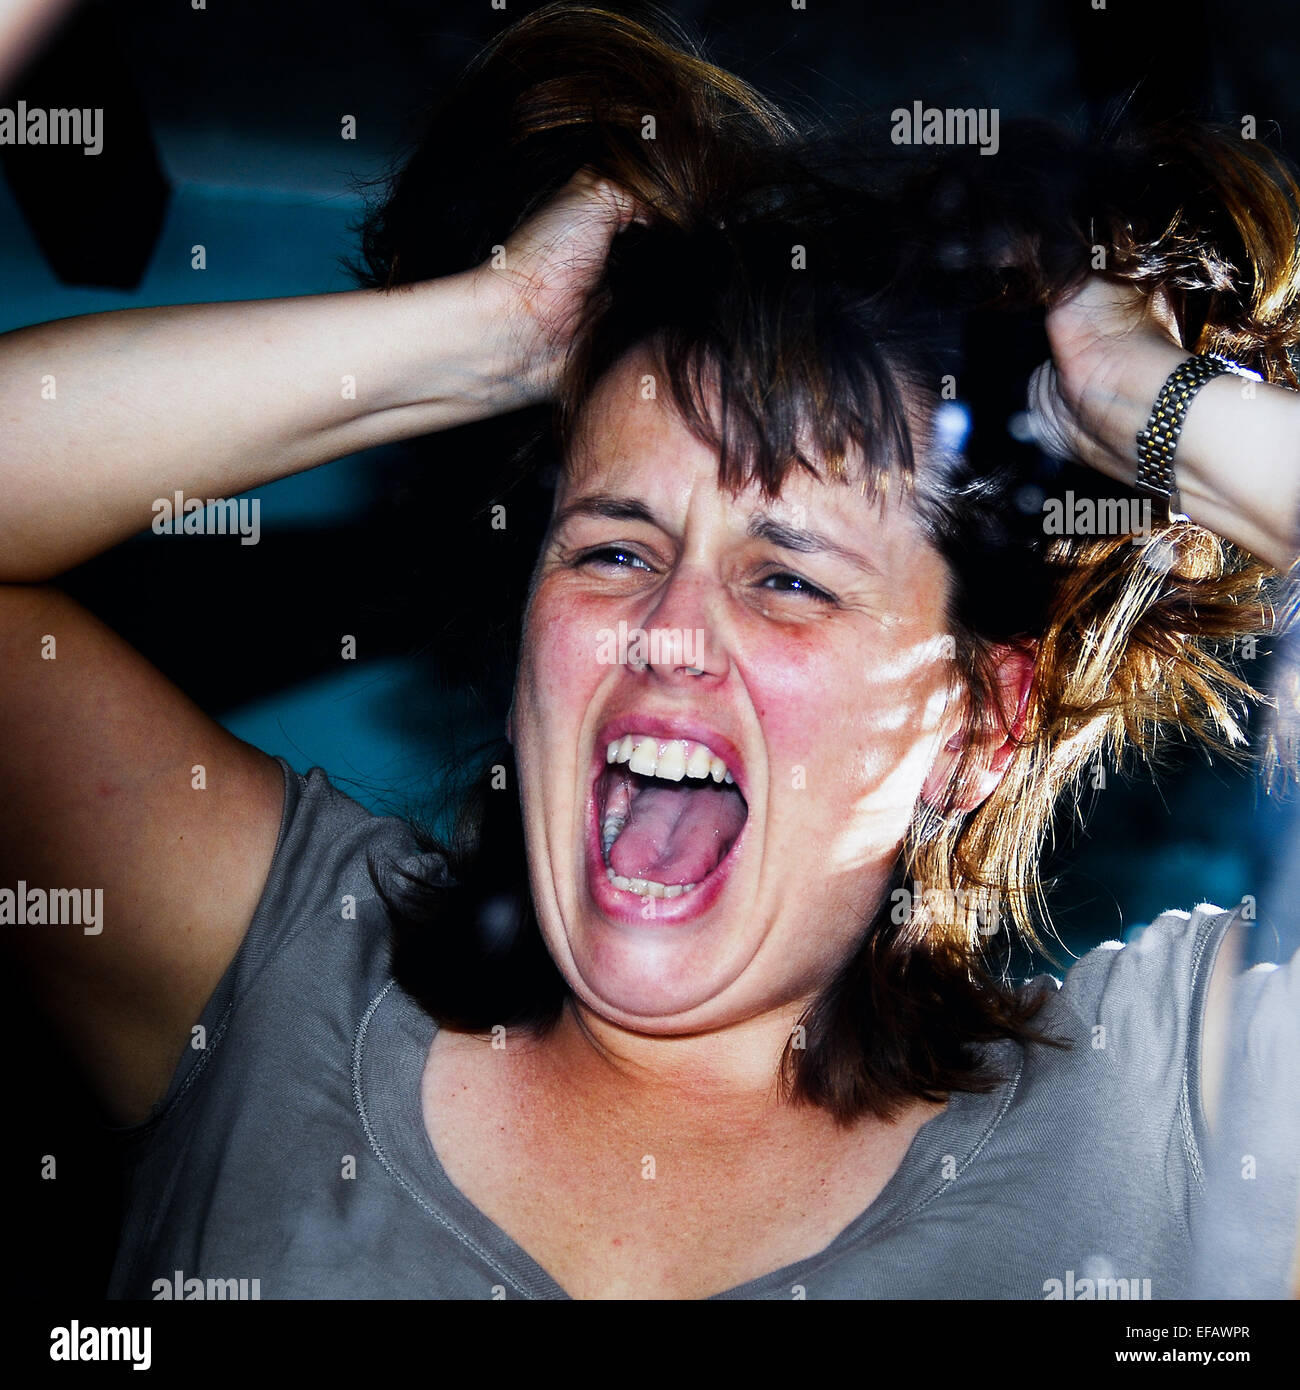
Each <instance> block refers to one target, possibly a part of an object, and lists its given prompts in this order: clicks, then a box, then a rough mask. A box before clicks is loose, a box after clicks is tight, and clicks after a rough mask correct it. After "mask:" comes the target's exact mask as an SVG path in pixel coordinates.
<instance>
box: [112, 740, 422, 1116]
mask: <svg viewBox="0 0 1300 1390" xmlns="http://www.w3.org/2000/svg"><path fill="white" fill-rule="evenodd" d="M276 761H277V762H279V764H280V767H281V770H282V772H283V774H284V809H283V812H282V814H281V818H280V829H279V834H278V836H277V839H276V846H275V853H274V855H273V857H272V861H271V867H270V871H269V872H268V874H267V879H266V885H265V887H264V888H263V890H262V896H261V898H260V900H259V902H258V905H257V908H256V909H255V910H254V913H253V916H252V918H251V920H250V922H249V926H248V930H247V932H246V933H245V935H244V939H243V941H242V942H241V943H240V946H239V949H238V951H237V952H236V953H235V956H234V958H233V959H232V961H231V962H230V965H229V966H228V967H227V968H226V971H225V973H224V974H223V976H222V978H221V980H220V981H219V983H218V984H217V987H216V988H215V990H214V991H213V993H212V995H211V997H210V998H209V999H208V1002H207V1004H206V1005H205V1007H204V1009H203V1011H202V1013H201V1014H200V1016H199V1018H198V1019H197V1020H196V1026H195V1028H194V1029H193V1030H192V1033H191V1038H190V1041H189V1043H188V1045H187V1046H186V1047H185V1048H184V1050H183V1051H182V1053H181V1056H180V1058H179V1060H178V1062H177V1065H176V1068H175V1070H174V1071H173V1073H172V1076H171V1080H170V1083H169V1084H168V1087H167V1090H166V1092H165V1093H164V1095H163V1096H162V1098H161V1099H160V1100H159V1101H158V1102H157V1104H156V1105H155V1106H154V1107H153V1109H152V1110H151V1111H150V1113H149V1115H148V1116H147V1117H146V1118H145V1119H143V1120H141V1121H139V1122H138V1123H136V1124H132V1125H125V1126H115V1127H112V1132H113V1133H114V1134H116V1135H118V1136H120V1137H121V1138H122V1139H124V1140H128V1141H135V1140H138V1139H143V1138H145V1137H147V1136H148V1135H149V1134H150V1133H151V1132H153V1131H154V1130H156V1129H157V1127H158V1126H159V1125H161V1124H163V1123H164V1122H165V1121H166V1119H167V1118H168V1117H169V1116H170V1115H171V1114H173V1113H174V1112H175V1110H176V1109H177V1106H178V1104H179V1102H180V1100H181V1098H182V1097H183V1096H184V1095H185V1094H186V1093H187V1092H188V1091H189V1090H190V1088H191V1087H193V1086H195V1085H197V1084H199V1083H200V1081H201V1080H202V1078H203V1076H204V1074H205V1072H206V1071H207V1070H208V1069H209V1067H210V1065H211V1063H212V1060H213V1058H214V1057H215V1056H216V1055H217V1054H218V1052H219V1049H220V1047H221V1043H222V1039H223V1037H224V1036H225V1035H226V1032H227V1030H228V1029H229V1028H230V1027H231V1026H232V1025H233V1023H234V1022H235V1020H236V1019H237V1018H238V1016H239V1014H240V1010H241V1008H242V1007H243V1005H244V1003H245V1001H246V1000H247V998H248V996H249V993H250V991H252V990H253V988H254V987H255V985H256V984H257V982H258V980H259V979H260V978H261V977H262V976H263V975H264V973H265V972H266V971H267V970H268V969H269V968H270V967H271V966H272V965H273V964H274V963H275V962H276V961H277V960H279V959H280V958H281V957H282V956H283V955H284V954H285V952H286V951H287V950H288V948H289V947H290V945H291V943H293V942H294V941H295V939H296V938H298V937H299V936H300V935H301V933H303V932H306V931H312V930H316V931H320V932H321V933H322V936H323V934H324V933H325V932H326V931H332V930H333V928H335V927H336V926H337V924H338V922H339V918H340V915H341V913H343V912H344V911H346V910H347V905H346V904H345V903H344V899H345V898H349V897H350V898H351V899H352V909H353V910H354V911H355V912H356V914H357V916H358V917H361V918H363V919H367V918H368V919H369V920H371V921H372V922H375V923H380V922H385V921H386V917H384V915H383V914H382V913H381V912H375V911H373V910H370V911H367V909H373V908H374V907H375V906H376V904H377V899H378V894H377V891H376V889H375V886H374V883H373V881H372V879H371V876H370V865H371V864H372V863H376V862H383V861H386V860H396V859H401V860H405V861H408V862H409V860H410V859H411V858H412V856H414V855H415V854H416V851H417V847H416V844H415V841H414V837H413V835H412V834H411V831H410V829H409V827H407V826H406V824H405V823H404V822H403V821H401V820H399V819H397V818H395V817H391V816H385V817H379V816H375V815H374V814H372V813H371V812H370V811H367V810H366V809H365V808H364V807H363V806H361V805H359V804H358V803H357V802H356V801H354V800H353V799H352V798H351V797H349V796H347V795H346V794H345V793H343V792H341V791H340V790H339V789H338V788H337V787H335V786H334V785H333V784H332V783H331V782H330V780H329V778H328V776H327V775H326V774H325V772H324V771H323V770H322V769H320V768H318V767H317V768H312V769H311V771H310V772H308V773H306V774H302V773H299V772H296V771H295V770H294V769H293V768H292V767H291V766H290V765H289V764H288V763H287V762H286V761H285V760H284V759H283V758H277V759H276ZM334 935H337V933H334ZM324 964H325V961H324V959H322V966H324ZM295 1002H302V1001H295Z"/></svg>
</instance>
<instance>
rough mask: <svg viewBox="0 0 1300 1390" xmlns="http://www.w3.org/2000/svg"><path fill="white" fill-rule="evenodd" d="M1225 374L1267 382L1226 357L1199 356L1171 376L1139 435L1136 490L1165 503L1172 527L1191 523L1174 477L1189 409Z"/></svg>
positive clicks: (1213, 354) (1210, 353) (1177, 367)
mask: <svg viewBox="0 0 1300 1390" xmlns="http://www.w3.org/2000/svg"><path fill="white" fill-rule="evenodd" d="M1225 372H1232V373H1234V374H1235V375H1237V376H1245V377H1251V378H1253V379H1254V380H1255V381H1261V380H1262V379H1263V378H1262V377H1261V376H1260V375H1259V373H1258V372H1252V371H1250V370H1249V369H1248V368H1246V367H1243V366H1242V365H1241V364H1240V363H1239V362H1234V361H1233V360H1232V359H1231V358H1230V357H1224V356H1223V354H1222V353H1218V352H1201V353H1197V354H1196V356H1194V357H1189V358H1187V359H1186V360H1185V361H1182V362H1180V363H1179V364H1178V366H1176V367H1175V368H1174V369H1173V371H1172V372H1170V373H1169V375H1168V377H1167V378H1166V379H1165V384H1164V385H1163V386H1162V387H1161V388H1160V394H1159V395H1158V396H1157V397H1156V403H1155V405H1154V406H1152V408H1151V416H1150V418H1149V419H1148V420H1147V423H1146V428H1145V429H1141V430H1139V431H1138V433H1137V456H1138V470H1137V480H1136V482H1135V483H1134V487H1136V489H1137V490H1138V492H1140V493H1142V494H1143V495H1144V496H1147V497H1153V498H1158V499H1159V500H1160V501H1162V502H1164V503H1165V505H1166V506H1167V508H1168V519H1169V521H1170V522H1171V523H1172V522H1175V521H1188V520H1190V518H1189V517H1188V516H1187V515H1186V513H1184V512H1183V511H1182V499H1181V498H1180V497H1179V496H1178V482H1177V479H1176V478H1175V477H1174V453H1175V452H1176V450H1177V448H1178V436H1179V435H1180V434H1181V433H1182V432H1183V421H1184V420H1185V419H1186V418H1187V409H1188V407H1189V406H1190V405H1191V403H1192V397H1193V396H1195V395H1196V393H1197V392H1198V391H1199V390H1200V389H1201V387H1202V386H1204V385H1205V383H1206V382H1207V381H1213V380H1214V378H1215V377H1216V376H1222V375H1223V374H1224V373H1225Z"/></svg>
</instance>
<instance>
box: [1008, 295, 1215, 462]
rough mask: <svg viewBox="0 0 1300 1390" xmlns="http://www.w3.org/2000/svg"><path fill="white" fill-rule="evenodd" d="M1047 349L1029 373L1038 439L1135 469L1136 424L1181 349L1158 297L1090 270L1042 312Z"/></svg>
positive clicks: (1061, 452)
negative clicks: (1083, 279) (1073, 288)
mask: <svg viewBox="0 0 1300 1390" xmlns="http://www.w3.org/2000/svg"><path fill="white" fill-rule="evenodd" d="M1046 328H1047V338H1048V342H1049V343H1050V344H1051V349H1052V356H1051V358H1050V360H1049V361H1047V362H1044V363H1043V364H1042V366H1040V367H1039V368H1038V369H1037V371H1035V372H1034V374H1033V376H1032V377H1031V378H1030V380H1029V418H1030V423H1031V426H1032V428H1033V431H1034V436H1035V438H1036V439H1037V441H1038V443H1039V446H1040V447H1041V448H1042V449H1043V451H1044V452H1045V453H1048V454H1050V455H1051V456H1052V457H1054V458H1068V459H1075V460H1077V461H1078V462H1080V463H1086V464H1087V465H1088V466H1089V467H1091V468H1095V469H1097V470H1098V471H1099V472H1102V473H1105V474H1106V475H1107V476H1108V477H1111V478H1115V479H1117V480H1118V481H1119V482H1122V483H1129V484H1131V483H1132V482H1133V480H1134V478H1135V477H1136V476H1137V462H1138V460H1137V432H1138V431H1139V430H1140V429H1142V428H1143V427H1144V426H1145V425H1146V422H1147V416H1148V415H1149V414H1150V413H1151V406H1152V404H1153V403H1154V401H1155V398H1156V396H1157V394H1158V393H1159V391H1160V388H1161V386H1162V385H1163V384H1164V381H1165V378H1166V377H1167V376H1168V375H1169V373H1170V372H1172V371H1173V369H1174V368H1175V367H1176V366H1177V365H1178V364H1179V363H1180V362H1181V361H1182V360H1183V359H1184V358H1185V357H1187V356H1188V353H1187V351H1186V350H1185V349H1184V348H1183V347H1181V346H1180V345H1179V342H1178V338H1177V336H1176V334H1175V325H1174V318H1173V314H1172V312H1171V311H1170V309H1169V306H1168V303H1167V302H1166V301H1165V300H1164V299H1163V298H1162V297H1161V298H1157V299H1154V300H1152V301H1150V302H1148V300H1147V299H1146V298H1145V296H1144V295H1143V294H1142V293H1141V292H1140V291H1139V290H1136V289H1134V288H1133V286H1132V285H1127V284H1122V283H1117V282H1115V281H1111V280H1106V279H1103V278H1102V277H1101V276H1100V275H1094V276H1092V277H1091V278H1090V279H1089V280H1087V281H1086V282H1085V283H1084V285H1083V287H1082V289H1080V290H1078V291H1077V292H1076V293H1075V294H1074V295H1072V296H1071V297H1070V298H1069V299H1067V300H1064V301H1063V302H1062V303H1060V304H1058V305H1057V306H1056V307H1055V308H1054V309H1052V310H1051V312H1050V313H1049V314H1048V315H1047V322H1046Z"/></svg>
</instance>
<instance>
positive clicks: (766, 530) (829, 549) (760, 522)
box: [749, 512, 880, 574]
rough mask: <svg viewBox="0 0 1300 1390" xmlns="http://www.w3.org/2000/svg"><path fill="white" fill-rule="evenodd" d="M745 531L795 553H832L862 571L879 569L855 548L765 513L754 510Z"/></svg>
mask: <svg viewBox="0 0 1300 1390" xmlns="http://www.w3.org/2000/svg"><path fill="white" fill-rule="evenodd" d="M749 534H750V535H751V536H752V537H753V538H754V539H755V540H760V541H768V542H770V543H771V544H772V545H776V546H780V548H781V549H782V550H792V551H794V552H795V553H796V554H799V555H817V554H824V555H834V556H836V557H838V558H839V559H841V560H844V561H845V562H846V563H847V564H850V565H853V566H854V568H856V569H860V570H862V571H863V572H864V573H866V574H879V573H880V571H879V570H878V569H877V568H876V566H875V565H873V564H872V563H871V561H870V560H868V559H867V557H866V556H865V555H860V554H858V552H857V551H856V550H849V549H848V548H847V547H846V546H842V545H840V544H839V543H838V542H837V541H833V540H832V539H831V538H830V537H829V536H828V535H826V534H825V533H824V532H822V531H813V530H809V529H806V528H804V527H799V526H791V525H790V524H789V523H788V522H784V521H778V520H777V519H776V517H774V516H771V515H769V514H768V513H767V512H756V513H755V514H754V515H753V516H752V517H750V519H749Z"/></svg>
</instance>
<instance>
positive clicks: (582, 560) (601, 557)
mask: <svg viewBox="0 0 1300 1390" xmlns="http://www.w3.org/2000/svg"><path fill="white" fill-rule="evenodd" d="M578 564H580V565H593V564H594V565H611V566H613V567H614V568H615V569H643V570H649V568H650V566H649V565H647V564H646V562H645V561H644V560H643V559H642V558H641V557H640V556H639V555H637V554H636V553H635V552H634V551H631V550H628V549H626V548H625V547H624V546H621V545H606V546H601V547H600V549H598V550H589V551H587V553H586V554H585V555H581V556H579V557H578Z"/></svg>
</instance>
